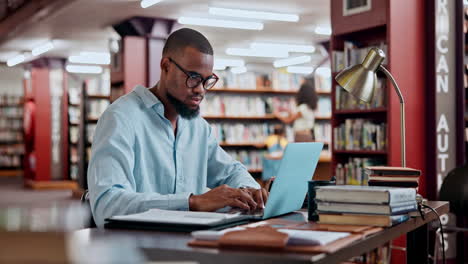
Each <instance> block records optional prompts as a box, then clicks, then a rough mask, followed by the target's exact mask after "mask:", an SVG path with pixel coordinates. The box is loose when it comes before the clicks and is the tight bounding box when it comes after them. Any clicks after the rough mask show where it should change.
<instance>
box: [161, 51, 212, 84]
mask: <svg viewBox="0 0 468 264" xmlns="http://www.w3.org/2000/svg"><path fill="white" fill-rule="evenodd" d="M169 61H170V62H172V63H174V64H175V66H177V68H179V70H181V71H182V72H183V73H185V74H186V75H187V80H186V81H185V84H186V85H187V87H188V88H190V89H193V88H195V87H197V86H198V85H200V83H201V84H203V89H205V90H209V89H211V88H213V86H214V85H215V84H216V82H217V81H218V80H219V77H218V76H217V75H216V74H214V73H213V74H212V75H210V76H208V77H206V78H203V76H201V74H199V73H197V72H190V71H187V70H185V69H184V68H182V67H181V66H180V65H179V64H178V63H177V62H175V61H174V60H173V59H171V58H169Z"/></svg>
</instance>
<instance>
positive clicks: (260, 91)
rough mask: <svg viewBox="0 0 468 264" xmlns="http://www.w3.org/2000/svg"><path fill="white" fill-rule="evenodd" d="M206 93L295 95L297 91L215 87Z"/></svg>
mask: <svg viewBox="0 0 468 264" xmlns="http://www.w3.org/2000/svg"><path fill="white" fill-rule="evenodd" d="M208 93H236V94H276V95H295V94H296V93H297V91H296V90H274V89H271V88H268V87H263V88H257V89H239V88H232V89H230V88H225V89H223V88H215V89H210V90H208Z"/></svg>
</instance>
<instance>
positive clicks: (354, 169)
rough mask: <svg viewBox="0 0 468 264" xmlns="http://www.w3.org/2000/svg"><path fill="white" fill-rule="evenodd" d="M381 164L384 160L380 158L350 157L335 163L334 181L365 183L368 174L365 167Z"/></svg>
mask: <svg viewBox="0 0 468 264" xmlns="http://www.w3.org/2000/svg"><path fill="white" fill-rule="evenodd" d="M383 164H385V160H384V159H382V158H357V157H350V158H348V161H347V162H340V163H337V164H336V167H335V176H336V183H337V184H340V185H344V184H347V185H367V183H368V180H369V176H368V174H367V173H366V172H365V168H366V167H369V166H376V165H383Z"/></svg>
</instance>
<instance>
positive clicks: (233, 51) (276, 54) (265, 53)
mask: <svg viewBox="0 0 468 264" xmlns="http://www.w3.org/2000/svg"><path fill="white" fill-rule="evenodd" d="M226 54H228V55H231V56H246V57H267V58H287V57H288V56H289V53H288V52H287V51H271V50H254V49H240V48H228V49H226Z"/></svg>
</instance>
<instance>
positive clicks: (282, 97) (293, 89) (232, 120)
mask: <svg viewBox="0 0 468 264" xmlns="http://www.w3.org/2000/svg"><path fill="white" fill-rule="evenodd" d="M217 74H218V76H220V81H219V82H218V84H217V86H216V87H215V88H213V89H211V90H209V91H207V94H206V95H205V100H204V101H203V103H202V105H201V115H202V116H203V118H205V119H206V120H207V121H208V122H209V123H210V124H211V126H212V128H213V131H214V133H215V136H216V137H217V138H218V140H219V141H220V146H221V147H222V148H224V149H225V150H226V152H228V153H229V154H230V155H231V156H233V157H234V158H235V159H237V160H239V161H240V162H241V163H243V164H244V165H245V166H246V167H247V168H248V169H249V172H250V173H252V174H253V175H258V174H260V173H262V164H261V161H262V158H263V156H264V154H265V152H266V146H265V144H264V141H265V139H266V137H267V136H268V135H269V134H272V131H273V126H274V125H275V124H280V123H281V121H280V120H279V119H277V118H276V117H275V115H273V110H274V109H282V110H283V111H285V110H288V111H293V112H294V111H295V109H296V102H295V98H294V97H295V96H296V93H297V90H298V88H299V86H300V82H301V81H302V78H303V77H302V76H300V75H296V74H289V73H286V72H285V71H284V70H283V69H280V70H275V71H273V72H272V73H264V72H263V73H258V72H247V73H244V74H239V75H235V74H232V73H230V72H229V71H223V72H217ZM320 81H321V82H323V80H322V79H320V80H319V81H318V82H320ZM328 81H329V80H328ZM319 84H320V83H319ZM316 86H317V85H316ZM328 86H330V85H328ZM239 87H248V88H245V89H244V88H239ZM317 87H318V88H320V87H321V86H317ZM317 94H318V96H319V101H320V103H319V107H318V108H319V109H318V111H322V112H317V113H316V116H315V119H316V124H317V132H316V134H318V135H322V136H321V137H320V139H318V140H317V141H320V142H324V144H325V151H324V155H322V157H321V158H320V163H321V164H319V167H320V166H322V167H323V165H325V164H327V163H328V164H329V163H330V162H331V158H330V154H329V152H328V147H329V145H330V142H331V126H330V121H331V109H330V108H331V106H330V105H331V102H330V97H331V91H330V90H329V88H327V87H325V88H324V87H322V89H317ZM324 100H325V101H328V102H325V103H324V102H323V101H324ZM323 109H325V110H326V109H328V111H323ZM327 125H328V128H325V126H327ZM327 129H328V132H329V135H325V134H326V132H324V131H327ZM286 137H287V138H288V141H290V142H293V139H294V132H293V130H292V127H291V126H286ZM318 171H320V174H324V175H322V176H321V177H320V178H323V179H327V178H329V177H330V175H331V174H330V172H329V169H328V168H322V169H321V170H320V169H319V170H318Z"/></svg>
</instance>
